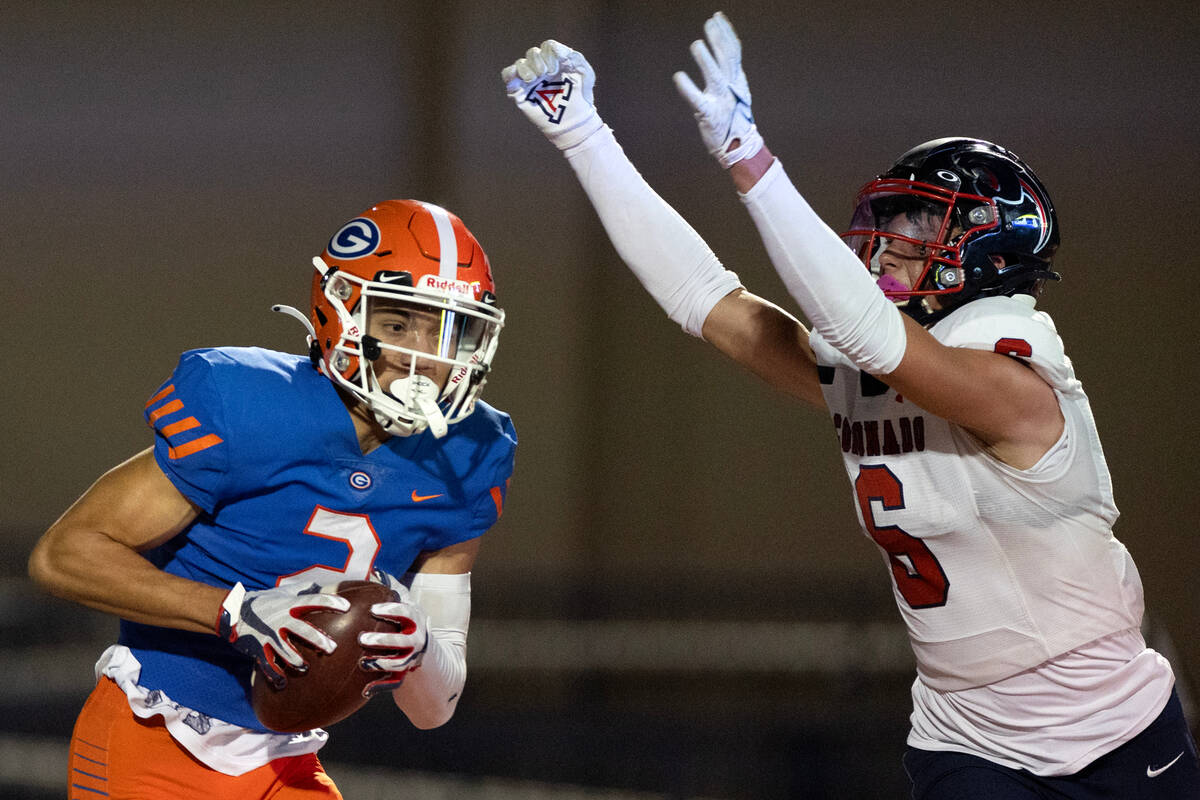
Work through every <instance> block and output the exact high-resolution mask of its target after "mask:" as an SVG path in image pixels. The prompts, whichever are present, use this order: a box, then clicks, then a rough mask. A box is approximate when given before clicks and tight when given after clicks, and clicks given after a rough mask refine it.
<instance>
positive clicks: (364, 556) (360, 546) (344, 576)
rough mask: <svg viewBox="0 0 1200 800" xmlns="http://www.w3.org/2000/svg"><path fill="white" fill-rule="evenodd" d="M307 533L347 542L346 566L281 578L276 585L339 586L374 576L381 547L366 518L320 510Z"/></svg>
mask: <svg viewBox="0 0 1200 800" xmlns="http://www.w3.org/2000/svg"><path fill="white" fill-rule="evenodd" d="M304 533H305V534H306V535H308V536H318V537H320V538H322V539H332V540H333V541H336V542H345V543H346V547H347V550H348V552H347V554H346V561H345V563H344V564H342V566H340V567H331V566H322V565H315V566H312V567H309V568H308V569H305V570H301V571H300V572H297V573H294V574H292V575H282V576H280V577H279V579H278V580H276V582H275V583H276V585H278V584H280V583H283V582H284V581H288V582H292V581H305V582H312V583H338V582H339V581H344V580H350V579H354V580H366V579H367V576H368V575H369V574H370V573H371V565H372V564H374V563H375V554H376V553H378V552H379V546H380V545H379V534H377V533H376V532H375V528H374V527H373V526H372V525H371V519H370V517H368V516H367V515H365V514H350V513H346V512H343V511H331V510H330V509H328V508H325V507H323V506H317V507H316V508H315V509H313V515H312V517H311V518H310V519H309V520H308V525H307V526H306V527H305V528H304Z"/></svg>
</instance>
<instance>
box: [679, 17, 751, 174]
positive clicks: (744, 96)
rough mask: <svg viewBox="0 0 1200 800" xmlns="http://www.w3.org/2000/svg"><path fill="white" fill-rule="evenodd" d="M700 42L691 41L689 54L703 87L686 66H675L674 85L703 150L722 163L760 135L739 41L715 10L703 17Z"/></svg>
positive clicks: (742, 155)
mask: <svg viewBox="0 0 1200 800" xmlns="http://www.w3.org/2000/svg"><path fill="white" fill-rule="evenodd" d="M704 35H705V37H706V38H707V39H708V45H707V46H706V45H705V44H704V42H703V41H701V40H699V39H697V40H696V41H694V42H692V46H691V48H690V49H691V51H692V57H693V58H694V59H696V64H697V66H699V67H700V74H701V76H702V77H703V78H704V91H700V90H699V89H697V88H696V84H694V83H693V82H692V79H691V78H690V77H688V75H687V73H686V72H682V71H680V72H676V73H675V75H674V79H675V88H676V89H678V90H679V94H680V95H682V96H683V99H684V100H686V101H687V102H688V105H690V106H691V107H692V111H693V113H694V116H695V117H696V122H697V123H698V124H699V126H700V136H701V137H702V138H703V139H704V144H705V146H706V147H708V152H710V153H712V154H713V156H714V157H715V158H716V159H717V160H718V161H720V162H721V166H723V167H725V168H726V169H728V168H729V167H732V166H733V165H734V164H736V163H737V162H739V161H742V160H743V159H747V158H750V157H751V156H753V155H754V154H755V153H757V152H758V151H759V150H761V149H762V146H763V140H762V136H760V135H759V133H758V128H757V127H756V126H755V124H754V115H753V114H752V113H750V85H749V84H748V83H747V82H746V73H745V72H743V71H742V43H741V42H740V41H738V38H737V34H736V33H734V31H733V26H732V25H731V24H729V19H728V18H726V16H725V15H724V14H722V13H721V12H720V11H718V12H717V13H716V14H713V15H712V16H711V17H710V18H709V19H708V21H707V22H705V23H704Z"/></svg>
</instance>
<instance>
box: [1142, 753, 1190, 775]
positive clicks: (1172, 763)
mask: <svg viewBox="0 0 1200 800" xmlns="http://www.w3.org/2000/svg"><path fill="white" fill-rule="evenodd" d="M1181 758H1183V753H1182V752H1181V753H1180V754H1179V755H1177V756H1175V757H1174V758H1172V759H1171V760H1170V761H1168V762H1167V763H1166V764H1163V765H1162V766H1161V767H1159V768H1158V769H1154V768H1153V767H1151V766H1149V765H1147V766H1146V777H1147V778H1157V777H1158V776H1159V775H1162V774H1163V773H1164V772H1166V771H1167V770H1169V769H1170V768H1171V767H1173V766H1175V762H1176V761H1178V760H1179V759H1181Z"/></svg>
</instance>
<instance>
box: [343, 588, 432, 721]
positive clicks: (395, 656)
mask: <svg viewBox="0 0 1200 800" xmlns="http://www.w3.org/2000/svg"><path fill="white" fill-rule="evenodd" d="M371 580H373V581H375V582H376V583H382V584H383V585H384V586H387V587H388V588H389V589H391V590H392V592H394V593H395V594H396V596H397V597H398V598H399V599H398V600H397V601H396V602H391V603H375V604H374V605H373V606H371V615H372V616H375V617H379V618H380V619H386V620H389V621H391V622H394V623H396V625H397V626H399V628H400V630H399V632H397V633H367V632H364V633H360V634H359V635H358V643H359V644H360V645H362V647H363V648H364V649H371V650H381V651H384V652H380V653H379V654H377V655H368V656H364V657H363V658H361V659H359V661H358V665H359V666H360V667H361V668H362V669H365V670H369V671H375V672H383V673H386V674H384V675H381V676H380V677H379V678H377V679H376V680H374V681H371V683H369V684H367V687H366V688H365V689H364V690H363V694H364V695H366V696H367V697H374V696H375V695H377V694H379V693H380V692H390V691H392V690H393V689H395V688H396V687H398V686H399V685H400V684H401V683H403V682H404V676H405V675H407V674H408V673H410V672H412V671H413V670H415V669H417V668H418V667H420V666H421V660H422V659H423V658H424V657H425V651H426V650H427V649H428V647H429V618H428V616H427V615H426V614H425V610H424V609H423V608H421V607H420V606H419V605H417V604H416V603H414V602H412V599H411V596H410V593H409V589H408V587H407V586H405V585H404V584H403V583H402V582H401V581H399V580H397V579H396V578H395V577H394V576H392V575H390V574H388V573H386V572H384V571H383V570H381V569H375V570H373V571H372V572H371Z"/></svg>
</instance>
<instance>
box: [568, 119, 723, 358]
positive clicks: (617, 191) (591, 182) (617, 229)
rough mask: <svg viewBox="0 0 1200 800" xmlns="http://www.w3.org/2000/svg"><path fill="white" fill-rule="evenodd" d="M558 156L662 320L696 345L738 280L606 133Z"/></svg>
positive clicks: (609, 133)
mask: <svg viewBox="0 0 1200 800" xmlns="http://www.w3.org/2000/svg"><path fill="white" fill-rule="evenodd" d="M565 155H566V157H567V160H568V162H570V164H571V167H572V168H573V169H574V170H575V174H576V176H578V178H579V183H580V184H582V186H583V190H584V192H586V193H587V196H588V199H589V200H591V201H592V206H593V207H594V208H595V209H596V213H597V214H598V215H599V217H600V222H601V223H602V224H603V225H604V230H605V231H607V232H608V238H609V239H611V240H612V243H613V246H614V247H616V249H617V253H618V255H620V256H621V260H623V261H624V262H625V263H626V264H627V265H628V266H629V268H630V269H631V270H632V271H633V274H634V275H636V276H637V279H638V280H639V281H641V283H642V286H644V287H645V288H646V291H647V292H649V293H650V296H651V297H653V298H654V299H655V300H656V301H657V302H658V304H659V305H660V306H662V308H663V310H664V311H666V312H667V316H668V317H670V318H671V319H672V320H674V321H675V322H677V323H679V325H680V326H681V327H682V328H683V329H684V330H685V331H687V332H688V333H690V334H691V335H693V336H697V337H699V336H700V335H701V333H700V332H701V330H702V329H703V327H704V320H705V319H706V318H707V317H708V314H709V312H710V311H712V309H713V306H715V305H716V304H717V301H719V300H720V299H721V298H722V297H724V296H725V295H727V294H729V293H730V292H732V291H734V290H735V289H738V288H741V285H742V284H741V281H739V280H738V276H737V275H736V274H735V273H733V272H730V271H729V270H727V269H725V268H724V267H723V266H721V262H720V261H719V260H718V259H717V257H716V255H714V254H713V252H712V250H711V249H709V247H708V245H707V244H706V243H705V241H704V240H703V239H702V238H700V234H698V233H696V231H695V230H693V229H692V226H690V225H688V223H687V222H686V221H685V220H684V219H683V217H681V216H680V215H679V214H678V212H676V211H675V209H673V208H671V206H670V205H668V204H667V203H666V201H664V200H663V199H662V198H661V197H659V196H658V194H657V193H655V191H654V190H653V189H651V188H650V185H649V184H648V183H646V180H645V179H644V178H643V177H642V176H641V173H639V172H638V171H637V170H636V169H635V168H634V166H633V164H632V163H630V161H629V158H628V157H627V156H626V155H625V151H624V150H622V149H621V145H619V144H618V143H617V140H616V137H614V136H613V132H612V130H611V129H610V128H609V127H608V126H607V125H605V126H603V127H602V128H600V130H598V131H596V132H595V133H593V134H592V135H590V136H589V137H588V138H587V139H585V140H584V141H583V142H581V143H580V144H578V145H576V146H575V147H572V148H570V149H568V150H566V151H565Z"/></svg>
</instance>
